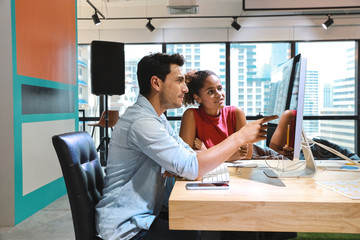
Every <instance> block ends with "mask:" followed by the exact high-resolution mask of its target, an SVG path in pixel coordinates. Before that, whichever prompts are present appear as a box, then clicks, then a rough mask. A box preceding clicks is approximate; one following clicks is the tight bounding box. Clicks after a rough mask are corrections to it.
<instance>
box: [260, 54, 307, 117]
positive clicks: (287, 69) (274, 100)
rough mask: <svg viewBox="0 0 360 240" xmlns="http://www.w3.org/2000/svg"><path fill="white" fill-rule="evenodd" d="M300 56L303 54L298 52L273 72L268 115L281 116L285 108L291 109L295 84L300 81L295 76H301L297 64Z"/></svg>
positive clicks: (267, 107)
mask: <svg viewBox="0 0 360 240" xmlns="http://www.w3.org/2000/svg"><path fill="white" fill-rule="evenodd" d="M300 58H301V54H298V55H297V56H295V57H293V58H291V59H289V60H287V61H286V62H284V63H283V64H281V65H280V66H279V67H277V68H275V69H274V70H273V71H272V72H271V80H270V92H269V102H268V104H267V106H266V107H265V113H266V114H267V115H279V116H280V115H281V114H282V113H283V112H284V111H285V110H287V109H290V103H291V98H293V96H294V90H295V91H296V89H294V85H296V83H298V81H297V80H296V79H295V78H296V77H299V75H298V71H297V70H298V69H297V66H298V65H299V61H300ZM295 87H296V86H295ZM292 102H293V103H296V101H292Z"/></svg>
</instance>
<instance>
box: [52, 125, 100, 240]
mask: <svg viewBox="0 0 360 240" xmlns="http://www.w3.org/2000/svg"><path fill="white" fill-rule="evenodd" d="M52 142H53V145H54V148H55V151H56V153H57V156H58V158H59V162H60V165H61V170H62V173H63V175H64V179H65V184H66V189H67V192H68V197H69V202H70V207H71V214H72V219H73V225H74V230H75V238H76V240H95V239H100V238H98V237H97V236H96V228H95V205H96V204H97V203H98V201H99V200H100V197H101V195H102V189H103V186H104V174H103V171H102V169H101V165H100V161H99V157H98V154H97V151H96V148H95V144H94V142H93V139H92V138H91V136H90V135H89V134H88V133H87V132H71V133H64V134H60V135H55V136H53V137H52Z"/></svg>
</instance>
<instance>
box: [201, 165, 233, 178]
mask: <svg viewBox="0 0 360 240" xmlns="http://www.w3.org/2000/svg"><path fill="white" fill-rule="evenodd" d="M202 182H230V174H229V170H228V168H227V165H226V164H225V163H223V164H221V165H220V166H218V167H217V168H215V169H213V170H212V171H210V172H209V173H208V174H206V175H205V176H203V178H202Z"/></svg>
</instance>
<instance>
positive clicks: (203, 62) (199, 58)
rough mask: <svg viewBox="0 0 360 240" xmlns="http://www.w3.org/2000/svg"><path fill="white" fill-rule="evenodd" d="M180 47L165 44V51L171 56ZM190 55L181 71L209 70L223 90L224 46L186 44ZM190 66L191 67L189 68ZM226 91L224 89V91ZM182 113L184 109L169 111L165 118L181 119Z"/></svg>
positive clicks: (177, 126)
mask: <svg viewBox="0 0 360 240" xmlns="http://www.w3.org/2000/svg"><path fill="white" fill-rule="evenodd" d="M180 46H182V45H181V44H167V45H166V51H167V53H169V54H173V53H176V52H177V49H179V47H180ZM186 46H187V47H188V48H189V50H191V51H190V52H191V53H192V55H189V56H188V55H187V56H186V63H185V66H186V68H185V69H183V71H184V72H187V71H190V70H194V69H195V70H211V71H213V72H215V73H216V74H217V75H218V76H219V77H220V80H221V82H222V85H223V87H224V88H225V87H226V86H225V75H224V74H220V73H221V72H223V71H222V69H223V68H224V67H223V66H225V58H221V56H223V55H224V54H223V52H224V51H225V44H224V43H221V44H217V43H215V44H213V43H211V44H207V43H204V44H187V45H186ZM190 66H191V67H190ZM224 90H225V91H226V89H224ZM183 112H184V107H183V108H179V109H170V110H168V111H167V116H174V117H181V116H182V113H183ZM174 126H176V128H175V130H176V131H178V130H179V127H180V123H177V124H175V125H174Z"/></svg>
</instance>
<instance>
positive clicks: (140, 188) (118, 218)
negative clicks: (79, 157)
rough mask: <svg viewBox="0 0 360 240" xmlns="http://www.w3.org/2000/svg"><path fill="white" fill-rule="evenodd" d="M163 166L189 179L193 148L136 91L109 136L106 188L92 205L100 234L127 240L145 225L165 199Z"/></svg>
mask: <svg viewBox="0 0 360 240" xmlns="http://www.w3.org/2000/svg"><path fill="white" fill-rule="evenodd" d="M164 170H167V171H168V172H171V173H174V174H176V175H179V176H181V177H185V178H187V179H191V180H193V179H195V178H196V176H197V174H198V161H197V158H196V153H195V152H194V151H193V150H192V149H191V148H190V147H189V146H188V145H187V144H186V143H185V142H184V141H183V140H182V139H181V138H180V137H179V136H178V135H177V133H176V132H175V131H174V130H173V128H172V127H171V125H170V124H169V122H168V121H167V119H166V117H165V116H164V114H162V115H161V116H160V117H159V116H158V115H157V113H156V112H155V109H154V108H153V106H152V105H151V104H150V102H149V101H148V100H147V99H146V98H145V97H144V96H142V95H139V98H138V100H137V102H136V103H135V104H134V105H133V106H131V107H129V108H127V110H126V111H125V113H124V114H123V115H122V116H121V118H120V120H119V121H118V123H117V124H116V126H115V128H114V131H113V133H112V136H111V141H110V145H109V155H108V161H107V166H106V169H105V172H106V176H105V187H104V190H103V196H102V198H101V200H100V202H99V203H98V204H97V205H96V227H97V230H98V233H99V235H100V237H102V238H103V239H131V238H132V237H134V236H135V235H136V234H137V233H138V232H139V231H140V230H141V229H149V228H150V225H151V224H152V222H153V221H154V219H155V217H156V216H157V215H158V214H159V212H160V210H161V206H162V203H163V195H164V190H165V182H166V179H165V178H163V177H162V173H163V172H164Z"/></svg>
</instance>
